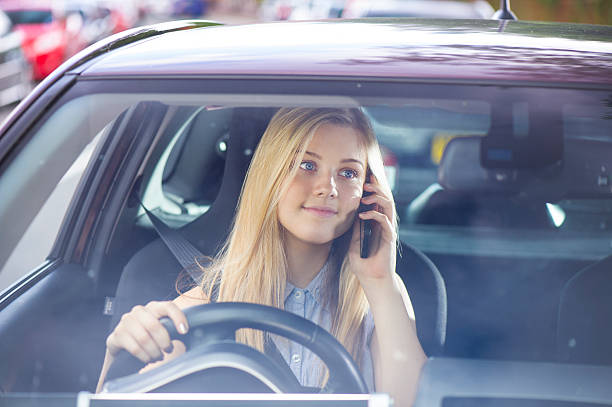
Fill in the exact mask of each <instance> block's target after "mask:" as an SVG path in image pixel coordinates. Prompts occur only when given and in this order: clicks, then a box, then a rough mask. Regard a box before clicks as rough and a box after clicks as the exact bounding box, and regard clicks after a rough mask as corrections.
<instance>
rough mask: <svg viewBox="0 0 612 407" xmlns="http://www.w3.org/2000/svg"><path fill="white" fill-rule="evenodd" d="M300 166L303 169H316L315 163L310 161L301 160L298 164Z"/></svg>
mask: <svg viewBox="0 0 612 407" xmlns="http://www.w3.org/2000/svg"><path fill="white" fill-rule="evenodd" d="M300 168H301V169H303V170H304V171H314V170H316V169H317V167H316V166H315V163H313V162H312V161H302V163H301V164H300Z"/></svg>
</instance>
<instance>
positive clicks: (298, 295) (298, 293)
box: [295, 290, 302, 298]
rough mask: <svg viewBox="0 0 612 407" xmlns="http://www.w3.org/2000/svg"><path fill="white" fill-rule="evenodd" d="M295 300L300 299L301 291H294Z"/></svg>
mask: <svg viewBox="0 0 612 407" xmlns="http://www.w3.org/2000/svg"><path fill="white" fill-rule="evenodd" d="M295 298H302V292H301V291H299V290H298V291H296V292H295Z"/></svg>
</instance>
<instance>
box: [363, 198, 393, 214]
mask: <svg viewBox="0 0 612 407" xmlns="http://www.w3.org/2000/svg"><path fill="white" fill-rule="evenodd" d="M361 202H362V203H364V204H366V205H372V204H376V211H378V212H382V213H384V214H385V215H387V216H388V217H391V216H392V215H393V203H392V202H391V200H390V199H388V198H387V197H385V196H383V195H378V194H376V195H374V194H372V195H368V196H365V197H363V198H361Z"/></svg>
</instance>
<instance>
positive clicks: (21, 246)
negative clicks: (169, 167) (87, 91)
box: [0, 97, 123, 290]
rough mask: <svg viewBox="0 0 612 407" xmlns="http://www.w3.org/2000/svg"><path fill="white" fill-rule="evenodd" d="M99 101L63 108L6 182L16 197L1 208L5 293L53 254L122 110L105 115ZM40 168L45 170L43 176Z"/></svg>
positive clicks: (0, 280) (6, 192)
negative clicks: (99, 149) (68, 214)
mask: <svg viewBox="0 0 612 407" xmlns="http://www.w3.org/2000/svg"><path fill="white" fill-rule="evenodd" d="M94 100H95V98H91V97H83V98H79V99H76V100H73V101H71V102H69V103H67V104H65V105H63V106H62V107H61V108H59V109H57V110H56V111H55V112H54V114H53V115H51V116H50V117H49V118H48V120H46V121H45V122H44V124H42V125H40V126H39V127H38V128H37V129H35V130H33V131H32V132H31V135H30V137H31V141H30V142H29V143H28V145H27V146H26V147H25V149H24V151H23V152H22V153H21V154H20V155H19V156H18V157H17V158H16V159H15V160H14V161H13V162H12V163H11V164H10V166H9V167H8V168H7V170H6V171H5V172H4V174H3V175H2V177H1V178H0V189H1V190H2V191H3V196H5V197H10V198H7V199H4V200H3V202H2V204H1V205H0V212H1V213H2V214H3V216H2V219H3V222H4V224H6V228H5V229H4V230H5V231H6V232H5V233H3V241H2V254H3V256H2V257H1V258H2V259H4V261H3V262H2V264H1V265H0V267H1V268H0V270H1V271H0V290H3V289H5V288H7V287H8V286H9V285H10V284H12V283H14V282H15V281H17V280H18V279H20V278H22V277H23V276H25V275H27V274H28V273H29V272H31V271H32V270H33V269H35V268H36V267H37V266H38V265H40V264H41V263H42V262H43V261H44V260H45V259H46V258H47V257H48V256H49V253H50V250H51V247H52V245H53V243H54V242H55V239H56V237H57V234H58V231H59V228H60V226H61V223H62V220H63V219H64V216H65V214H66V212H67V210H68V209H69V204H70V201H71V200H72V199H73V197H74V194H75V192H76V190H77V186H78V183H79V181H80V179H81V176H82V174H83V173H84V171H85V169H86V168H87V166H88V164H89V161H90V159H91V157H92V156H93V157H95V155H94V154H93V152H94V150H95V148H96V146H97V145H98V144H99V143H100V141H101V140H102V139H103V138H104V136H105V134H106V133H108V132H109V131H110V123H111V122H112V120H113V119H114V118H115V117H116V116H117V115H118V114H119V113H120V112H121V111H122V108H123V106H120V105H118V106H116V110H112V109H111V110H107V112H108V113H109V114H108V115H105V114H102V113H100V112H98V111H96V109H97V105H96V104H95V103H93V101H94ZM66 145H70V146H71V148H65V147H64V146H66ZM32 163H36V165H34V166H33V165H32ZM40 168H45V171H44V173H43V175H42V176H41V173H40V171H39V170H40Z"/></svg>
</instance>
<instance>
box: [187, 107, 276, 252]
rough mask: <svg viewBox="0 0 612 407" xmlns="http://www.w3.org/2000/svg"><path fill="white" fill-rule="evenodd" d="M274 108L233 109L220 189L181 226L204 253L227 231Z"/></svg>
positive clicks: (214, 245) (217, 247)
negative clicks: (202, 210) (205, 207)
mask: <svg viewBox="0 0 612 407" xmlns="http://www.w3.org/2000/svg"><path fill="white" fill-rule="evenodd" d="M275 111H276V109H273V108H236V109H233V116H232V120H231V124H230V133H229V139H228V140H227V153H226V159H225V167H224V170H223V181H222V183H221V186H220V187H219V193H218V195H217V197H216V199H215V200H214V202H213V203H212V205H211V207H210V208H209V209H208V211H206V212H205V213H204V214H203V215H201V216H200V217H199V218H197V219H196V220H194V221H193V222H191V223H189V224H188V225H186V226H185V227H184V228H183V229H182V231H183V233H184V236H185V237H186V238H187V239H188V240H189V241H190V242H191V243H193V244H194V245H195V246H196V247H197V248H198V249H200V250H201V251H202V252H203V253H204V254H206V255H212V254H214V253H216V251H217V250H218V249H219V248H220V244H221V243H223V241H224V240H225V238H226V237H227V235H228V233H229V228H230V226H231V223H232V219H233V217H234V212H235V210H236V204H237V202H238V197H239V195H240V190H241V189H242V183H243V181H244V177H245V175H246V172H247V169H248V168H249V164H250V162H251V157H252V156H253V153H254V151H255V148H256V147H257V143H258V142H259V140H260V138H261V136H262V135H263V133H264V131H265V130H266V127H267V126H268V123H269V121H270V119H271V118H272V116H273V115H274V113H275Z"/></svg>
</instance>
